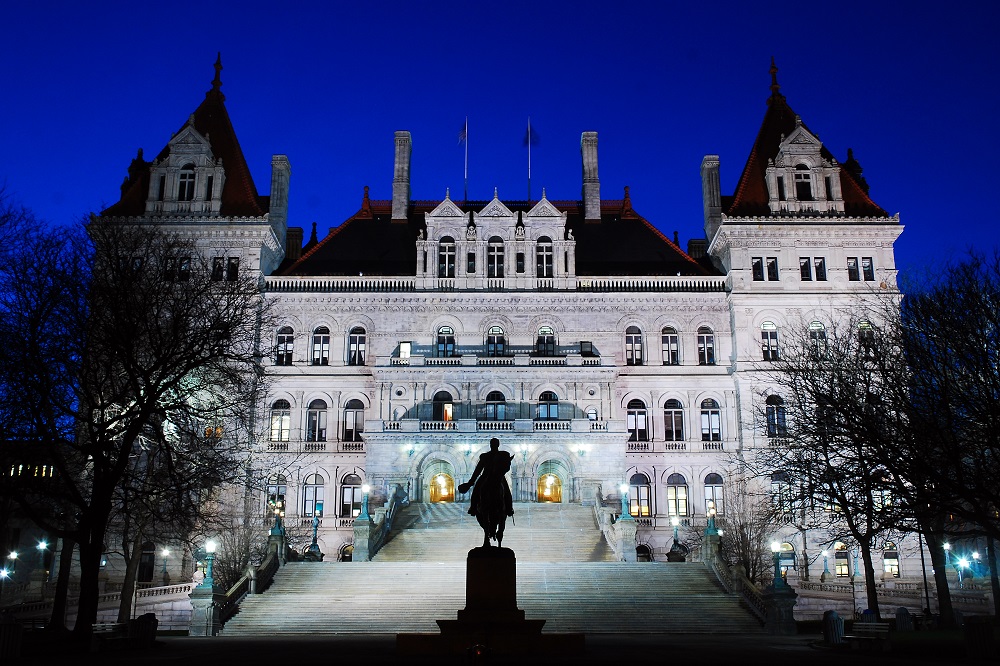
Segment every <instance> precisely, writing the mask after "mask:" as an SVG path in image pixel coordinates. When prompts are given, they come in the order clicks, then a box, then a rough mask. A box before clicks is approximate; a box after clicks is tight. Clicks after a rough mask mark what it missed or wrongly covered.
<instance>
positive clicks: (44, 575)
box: [35, 539, 49, 583]
mask: <svg viewBox="0 0 1000 666" xmlns="http://www.w3.org/2000/svg"><path fill="white" fill-rule="evenodd" d="M35 548H36V549H37V550H38V570H39V571H40V572H41V574H40V576H39V577H40V578H41V581H42V582H43V583H44V582H45V581H46V580H47V579H48V577H49V575H48V572H47V571H46V570H45V551H46V550H48V548H49V543H48V542H47V541H46V540H45V539H42V540H41V541H39V542H38V545H37V546H35Z"/></svg>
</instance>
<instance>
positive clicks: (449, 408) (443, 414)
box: [433, 391, 455, 421]
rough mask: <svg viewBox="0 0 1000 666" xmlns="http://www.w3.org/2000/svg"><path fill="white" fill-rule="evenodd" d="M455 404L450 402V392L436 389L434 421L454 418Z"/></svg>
mask: <svg viewBox="0 0 1000 666" xmlns="http://www.w3.org/2000/svg"><path fill="white" fill-rule="evenodd" d="M454 410H455V405H454V403H452V397H451V393H448V392H447V391H438V392H437V393H435V394H434V414H433V418H434V420H435V421H453V420H455V411H454Z"/></svg>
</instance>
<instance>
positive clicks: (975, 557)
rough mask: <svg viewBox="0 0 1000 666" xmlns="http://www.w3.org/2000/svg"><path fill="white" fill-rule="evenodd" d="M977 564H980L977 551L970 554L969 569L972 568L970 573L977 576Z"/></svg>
mask: <svg viewBox="0 0 1000 666" xmlns="http://www.w3.org/2000/svg"><path fill="white" fill-rule="evenodd" d="M979 564H980V563H979V551H978V550H976V551H973V552H972V567H971V568H972V573H974V574H975V575H977V576H978V575H979Z"/></svg>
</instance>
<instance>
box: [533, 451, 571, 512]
mask: <svg viewBox="0 0 1000 666" xmlns="http://www.w3.org/2000/svg"><path fill="white" fill-rule="evenodd" d="M568 478H569V475H568V474H567V473H566V467H565V466H564V465H563V464H562V463H560V462H557V461H555V460H547V461H545V462H543V463H542V464H541V465H539V466H538V489H537V493H536V497H535V501H536V502H562V501H563V484H564V483H565V481H566V480H567V479H568Z"/></svg>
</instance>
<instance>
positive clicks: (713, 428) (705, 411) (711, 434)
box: [701, 398, 722, 442]
mask: <svg viewBox="0 0 1000 666" xmlns="http://www.w3.org/2000/svg"><path fill="white" fill-rule="evenodd" d="M701 441H703V442H721V441H722V411H721V410H720V409H719V403H717V402H716V401H715V400H712V399H711V398H708V399H706V400H702V401H701Z"/></svg>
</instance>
